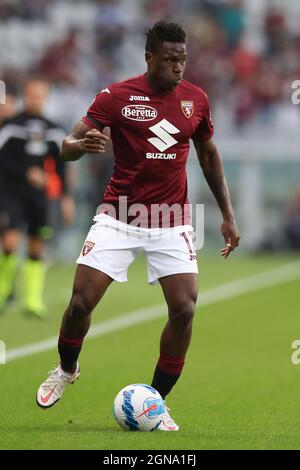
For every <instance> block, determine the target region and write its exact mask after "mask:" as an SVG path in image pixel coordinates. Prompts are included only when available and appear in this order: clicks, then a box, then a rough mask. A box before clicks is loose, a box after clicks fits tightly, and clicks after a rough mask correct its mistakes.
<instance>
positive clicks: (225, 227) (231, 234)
mask: <svg viewBox="0 0 300 470" xmlns="http://www.w3.org/2000/svg"><path fill="white" fill-rule="evenodd" d="M221 232H222V235H223V237H224V240H225V243H226V246H225V247H224V248H222V250H221V256H223V257H224V259H226V258H228V256H229V255H230V253H231V252H232V251H233V250H234V249H235V248H237V247H238V246H239V241H240V234H239V231H238V228H237V225H236V222H235V220H234V219H233V220H224V221H223V223H222V225H221Z"/></svg>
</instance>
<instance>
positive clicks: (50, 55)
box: [37, 29, 78, 85]
mask: <svg viewBox="0 0 300 470" xmlns="http://www.w3.org/2000/svg"><path fill="white" fill-rule="evenodd" d="M77 35H78V31H77V30H76V29H71V30H70V31H69V33H68V35H67V36H66V37H65V38H64V39H63V40H62V41H57V42H56V43H54V44H52V45H51V46H50V47H49V48H48V49H47V50H46V52H45V54H44V56H43V57H42V59H41V60H40V63H39V65H38V70H37V71H38V72H39V73H40V75H41V76H42V77H44V78H45V80H48V81H49V82H50V83H56V84H58V85H75V84H76V82H77V74H76V65H77V61H78V44H77Z"/></svg>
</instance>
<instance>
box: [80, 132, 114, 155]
mask: <svg viewBox="0 0 300 470" xmlns="http://www.w3.org/2000/svg"><path fill="white" fill-rule="evenodd" d="M108 140H109V137H108V136H107V135H105V134H102V132H100V131H98V130H97V129H91V130H90V131H88V132H87V133H86V134H85V137H84V140H83V142H84V149H85V152H86V153H104V152H105V145H106V144H107V141H108Z"/></svg>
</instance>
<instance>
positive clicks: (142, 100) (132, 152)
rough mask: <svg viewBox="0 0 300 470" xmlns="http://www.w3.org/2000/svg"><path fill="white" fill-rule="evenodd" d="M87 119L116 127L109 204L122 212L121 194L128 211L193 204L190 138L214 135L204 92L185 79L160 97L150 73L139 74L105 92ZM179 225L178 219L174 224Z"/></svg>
mask: <svg viewBox="0 0 300 470" xmlns="http://www.w3.org/2000/svg"><path fill="white" fill-rule="evenodd" d="M83 121H84V123H85V124H87V125H88V126H89V127H91V128H95V127H96V128H98V129H99V130H102V129H103V128H104V127H106V126H108V127H110V131H111V139H112V144H113V149H114V155H115V165H114V172H113V175H112V177H111V179H110V181H109V184H108V186H107V189H106V192H105V194H104V198H103V201H102V202H103V203H104V204H106V203H107V204H112V205H113V206H115V207H116V208H117V209H118V205H119V198H120V196H123V197H124V196H126V197H127V205H128V208H129V207H131V206H132V205H134V204H143V205H144V206H146V207H147V208H148V211H149V212H150V209H151V205H154V204H155V205H158V204H160V205H161V204H167V205H169V206H172V205H174V204H177V205H180V206H181V207H182V208H183V207H184V205H186V204H188V196H187V192H188V191H187V177H186V161H187V157H188V151H189V145H190V139H191V138H197V139H198V140H202V141H204V140H207V139H210V138H211V137H212V135H213V124H212V121H211V116H210V109H209V104H208V99H207V96H206V94H205V93H204V91H203V90H202V89H201V88H199V87H197V86H195V85H192V84H191V83H189V82H187V81H186V80H181V82H180V83H179V85H178V86H177V87H176V88H175V89H174V90H172V91H171V92H167V93H158V92H157V91H155V90H154V89H153V88H152V87H151V85H150V83H149V81H148V78H147V75H146V74H144V75H139V76H137V77H133V78H130V79H128V80H125V81H123V82H120V83H115V84H112V85H110V86H108V87H107V88H105V89H104V90H102V91H101V93H99V94H98V95H97V96H96V98H95V100H94V102H93V103H92V105H91V106H90V108H89V110H88V112H87V115H86V116H85V117H83ZM117 218H118V212H117ZM148 224H149V222H148ZM178 224H180V223H179V222H176V221H175V220H173V222H172V225H178ZM148 226H149V225H148Z"/></svg>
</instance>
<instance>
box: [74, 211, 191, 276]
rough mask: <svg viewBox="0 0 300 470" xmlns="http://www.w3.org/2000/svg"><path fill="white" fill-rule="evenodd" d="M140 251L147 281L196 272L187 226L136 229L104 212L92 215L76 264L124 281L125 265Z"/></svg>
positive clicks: (189, 231) (189, 227) (189, 229)
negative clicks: (92, 219) (92, 218)
mask: <svg viewBox="0 0 300 470" xmlns="http://www.w3.org/2000/svg"><path fill="white" fill-rule="evenodd" d="M141 251H143V252H144V253H145V255H146V258H147V271H148V282H149V283H150V284H157V283H158V279H159V278H161V277H164V276H169V275H171V274H179V273H198V266H197V259H196V253H195V250H194V245H193V227H192V226H191V225H181V226H176V227H172V228H150V229H149V228H140V227H133V226H131V225H127V224H125V223H123V222H120V221H118V220H116V219H114V218H112V217H110V216H108V215H106V214H99V215H96V216H95V217H94V224H93V225H92V227H91V229H90V231H89V233H88V236H87V238H86V240H85V243H84V245H83V248H82V251H81V253H80V256H79V258H78V259H77V263H78V264H84V265H86V266H90V267H92V268H95V269H98V270H99V271H103V272H104V273H106V274H107V275H108V276H110V277H111V278H112V279H114V280H116V281H119V282H126V281H127V271H128V268H129V266H130V264H131V263H132V262H133V261H134V259H135V258H136V256H137V255H138V254H139V253H140V252H141Z"/></svg>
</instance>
